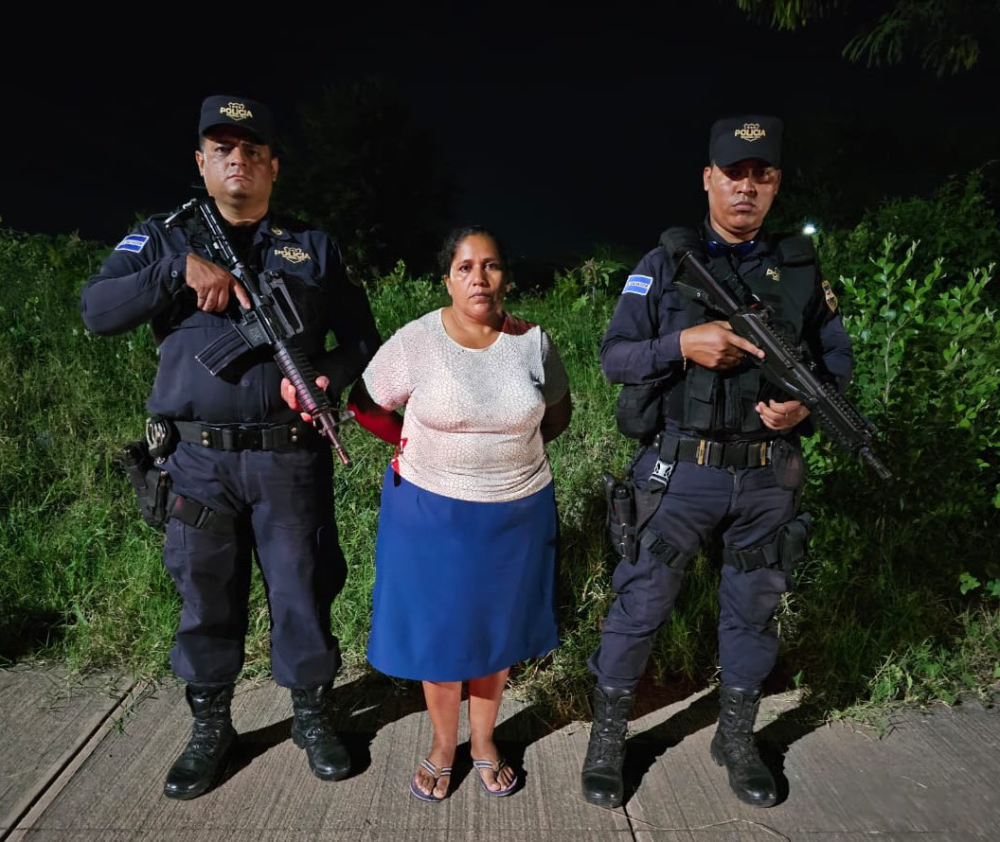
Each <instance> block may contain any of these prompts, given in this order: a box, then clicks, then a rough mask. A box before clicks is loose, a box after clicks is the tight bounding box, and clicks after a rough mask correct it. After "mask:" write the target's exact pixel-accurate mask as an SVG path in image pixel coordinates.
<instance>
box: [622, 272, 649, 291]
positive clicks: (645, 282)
mask: <svg viewBox="0 0 1000 842" xmlns="http://www.w3.org/2000/svg"><path fill="white" fill-rule="evenodd" d="M652 285H653V279H652V278H651V277H649V275H629V276H628V279H627V280H626V281H625V288H624V289H623V290H622V295H624V294H625V293H626V292H632V293H635V294H636V295H645V294H646V293H647V292H649V288H650V287H651V286H652Z"/></svg>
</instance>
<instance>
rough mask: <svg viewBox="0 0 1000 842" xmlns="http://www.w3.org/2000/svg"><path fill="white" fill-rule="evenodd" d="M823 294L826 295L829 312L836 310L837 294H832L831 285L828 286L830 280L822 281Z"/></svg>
mask: <svg viewBox="0 0 1000 842" xmlns="http://www.w3.org/2000/svg"><path fill="white" fill-rule="evenodd" d="M822 287H823V295H825V296H826V306H827V307H829V308H830V312H831V313H836V312H837V296H836V295H834V294H833V287H831V286H830V282H829V281H827V280H824V281H823V283H822Z"/></svg>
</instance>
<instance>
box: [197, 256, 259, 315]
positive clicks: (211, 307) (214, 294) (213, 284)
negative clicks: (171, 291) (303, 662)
mask: <svg viewBox="0 0 1000 842" xmlns="http://www.w3.org/2000/svg"><path fill="white" fill-rule="evenodd" d="M184 280H185V282H186V283H187V285H188V286H189V287H191V289H193V290H194V291H195V293H197V295H198V309H199V310H204V311H205V312H207V313H221V312H222V311H223V310H225V309H226V307H228V306H229V295H230V291H231V292H232V293H233V294H235V295H236V298H237V299H238V300H239V302H240V304H241V305H243V307H244V308H246V309H249V307H250V296H249V295H247V291H246V290H245V289H243V287H242V285H241V284H240V282H239V281H237V280H236V278H234V277H233V276H232V275H231V274H230V273H229V272H227V271H226V270H225V269H223V268H222V267H221V266H216V265H215V264H214V263H211V262H210V261H208V260H205V258H203V257H199V256H198V255H197V254H189V255H188V256H187V265H186V267H185V269H184Z"/></svg>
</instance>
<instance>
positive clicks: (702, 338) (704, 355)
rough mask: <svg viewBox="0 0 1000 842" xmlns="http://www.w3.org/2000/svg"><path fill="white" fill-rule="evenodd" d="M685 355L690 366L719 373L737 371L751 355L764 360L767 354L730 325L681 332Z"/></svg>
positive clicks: (699, 327)
mask: <svg viewBox="0 0 1000 842" xmlns="http://www.w3.org/2000/svg"><path fill="white" fill-rule="evenodd" d="M681 354H683V355H684V357H685V359H687V360H688V361H690V362H693V363H697V364H698V365H701V366H704V367H705V368H711V369H715V370H721V369H727V368H733V367H735V366H738V365H739V364H740V363H741V362H743V358H744V357H745V356H746V355H747V354H752V355H753V356H755V357H758V358H759V359H764V352H763V351H762V350H761V349H760V348H758V347H757V346H756V345H754V344H753V343H751V342H749V341H747V340H746V339H744V338H743V337H742V336H739V335H737V334H736V333H733V329H732V328H731V327H730V326H729V322H722V321H719V322H706V323H705V324H702V325H696V326H695V327H689V328H685V329H684V330H682V331H681Z"/></svg>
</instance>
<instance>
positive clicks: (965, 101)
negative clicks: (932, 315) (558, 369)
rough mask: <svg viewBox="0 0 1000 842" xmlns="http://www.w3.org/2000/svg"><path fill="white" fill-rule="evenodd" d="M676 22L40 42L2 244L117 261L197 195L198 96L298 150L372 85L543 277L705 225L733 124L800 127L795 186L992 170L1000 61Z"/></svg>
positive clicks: (459, 22) (335, 14) (697, 9)
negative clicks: (599, 246) (342, 99)
mask: <svg viewBox="0 0 1000 842" xmlns="http://www.w3.org/2000/svg"><path fill="white" fill-rule="evenodd" d="M542 5H543V4H536V7H541V6H542ZM681 5H682V4H679V3H675V4H668V3H661V4H659V7H660V8H659V9H658V10H653V11H651V10H649V9H646V8H643V7H642V6H640V5H639V4H638V3H633V2H611V3H605V4H603V5H602V7H601V8H600V9H599V10H591V11H586V10H582V9H580V8H573V7H565V8H564V10H563V11H552V10H549V11H545V12H544V13H542V12H539V11H538V10H537V8H536V9H535V10H534V11H531V12H523V11H515V9H516V8H518V7H515V6H512V5H510V4H505V5H503V6H498V7H496V10H494V11H493V12H490V11H489V10H488V7H487V6H477V7H476V8H475V9H472V8H471V7H468V6H464V5H462V6H451V7H443V8H445V9H448V10H447V11H435V12H434V13H433V14H431V13H429V12H427V11H420V10H417V9H414V10H412V11H410V12H408V13H405V14H403V15H400V14H399V13H392V14H390V13H389V12H387V11H385V7H383V8H382V9H381V10H380V9H376V8H375V6H376V4H368V8H369V9H370V11H365V10H360V11H350V12H344V11H342V10H339V9H338V8H337V6H330V7H329V11H328V12H327V13H326V14H328V15H329V16H330V17H331V18H332V19H333V20H335V24H324V25H319V24H317V23H316V22H314V21H312V20H310V19H309V17H308V16H307V15H305V14H304V13H302V12H298V13H296V14H294V15H292V14H280V13H279V11H277V10H276V11H274V12H273V14H272V16H271V17H270V18H266V17H262V18H261V20H260V21H259V22H258V23H255V24H253V25H251V26H248V25H247V24H245V23H244V22H243V21H244V20H245V18H246V17H247V16H248V14H249V11H248V9H246V10H243V14H241V15H239V16H238V17H239V18H240V23H238V24H237V23H231V22H229V21H228V20H227V17H228V16H229V12H231V11H233V10H232V9H229V8H228V7H184V9H182V8H181V7H168V6H163V7H160V8H161V12H162V13H166V12H167V11H168V10H170V9H172V12H171V14H172V15H173V17H174V18H176V19H178V21H179V20H180V18H181V17H182V16H183V17H184V18H185V19H186V20H185V25H181V23H179V22H178V23H169V22H167V15H166V14H164V22H163V23H162V24H161V25H155V26H154V25H152V24H151V22H150V20H151V19H146V20H145V21H144V22H142V23H139V22H136V21H131V20H129V21H127V22H126V21H125V20H124V19H118V18H116V19H114V20H108V21H107V22H105V23H104V24H103V25H102V26H97V28H96V29H92V27H93V26H94V24H95V20H94V19H93V18H89V19H88V20H89V23H88V31H92V32H94V33H95V34H91V35H88V36H86V37H85V38H84V37H82V36H81V37H78V38H75V39H70V38H69V37H68V36H67V35H65V34H62V35H45V37H44V38H41V37H39V36H38V35H37V29H34V28H29V29H28V30H26V32H25V38H26V39H27V40H28V42H30V43H31V44H33V45H34V46H35V48H34V49H32V50H30V51H29V52H31V53H32V55H33V56H34V58H33V59H32V61H30V62H27V63H26V62H25V61H24V60H23V59H15V58H14V56H13V53H12V51H11V50H7V51H5V56H4V57H2V58H0V63H2V66H0V70H2V77H0V80H2V81H0V85H2V90H3V97H4V111H5V120H4V124H5V131H4V132H3V133H2V135H3V138H2V140H0V143H2V144H3V160H4V162H5V172H4V175H3V180H2V192H0V217H2V220H3V221H2V223H0V224H2V225H3V226H5V227H10V228H14V229H17V230H21V231H28V232H44V233H70V232H72V231H78V232H79V233H80V235H81V236H83V237H84V238H86V239H94V240H99V241H102V242H106V243H113V242H117V240H118V239H119V238H120V237H121V236H122V235H123V234H124V233H126V232H127V230H128V229H129V227H130V225H131V224H132V222H133V220H134V219H135V216H136V214H137V213H142V214H144V213H149V212H155V211H165V210H170V209H172V208H173V207H176V206H177V205H178V204H180V203H181V202H182V201H184V200H185V199H187V198H189V197H190V196H191V195H193V194H194V190H193V188H192V184H194V183H195V182H196V181H197V171H196V169H195V165H194V155H193V150H194V138H195V134H196V128H197V119H198V113H199V108H200V103H201V100H202V98H203V97H204V96H206V95H208V94H216V93H232V94H241V95H245V96H250V97H253V98H257V99H260V100H263V101H265V102H267V103H269V104H270V105H271V107H272V110H273V111H274V113H275V118H276V123H277V127H278V131H279V135H281V134H282V133H284V134H285V135H286V136H289V135H291V134H293V132H294V125H295V116H296V113H297V108H298V106H299V105H300V104H302V103H308V102H310V101H316V100H318V99H319V96H320V93H321V91H322V90H323V88H324V86H326V85H336V84H342V83H345V82H349V81H351V80H356V79H361V78H363V77H367V76H372V75H378V76H382V77H384V78H386V79H387V80H389V82H390V84H392V85H393V86H395V87H397V88H398V90H399V92H400V94H401V96H402V97H403V99H404V100H405V102H406V103H407V104H408V105H409V106H410V108H411V109H412V112H413V116H414V118H415V119H416V120H417V121H418V122H419V123H420V124H421V125H422V126H423V127H424V129H425V130H426V131H427V132H428V133H429V134H430V135H431V137H432V138H433V139H434V141H435V143H436V145H437V147H438V150H439V153H440V156H441V158H442V160H443V163H444V166H445V167H446V168H447V169H448V171H449V172H450V173H451V175H452V178H453V179H454V181H455V183H456V185H457V187H458V190H459V193H458V204H457V213H456V217H455V220H454V221H455V222H457V223H471V222H480V223H485V224H489V225H492V226H494V227H495V228H496V229H497V230H498V231H499V232H500V233H501V234H503V235H505V238H506V239H507V240H508V242H509V244H510V246H511V247H512V251H513V252H515V253H516V254H517V255H520V256H524V255H527V256H529V257H533V258H539V259H542V258H548V259H552V260H557V259H561V258H562V257H564V256H566V255H569V254H575V253H582V252H585V250H586V249H587V248H589V247H591V246H592V245H593V244H595V243H610V244H615V245H620V246H624V247H626V248H629V249H637V250H645V249H646V248H648V247H651V246H652V245H653V244H655V242H656V238H657V236H658V233H659V232H660V231H661V230H662V229H663V228H665V227H667V226H668V225H676V224H693V223H697V222H698V221H699V220H700V219H701V217H702V215H703V214H704V207H705V204H704V194H703V192H702V189H701V168H702V166H703V165H704V164H705V156H706V147H707V136H708V129H709V126H710V124H711V122H712V121H713V120H714V119H715V118H716V117H718V116H722V115H726V114H732V113H744V112H757V113H770V114H776V115H779V116H781V117H783V118H784V119H785V123H786V126H785V166H784V168H785V184H786V185H787V184H788V179H789V178H794V177H796V174H799V173H804V174H806V175H811V176H813V177H815V176H816V175H817V174H822V176H823V177H824V178H829V179H834V180H837V181H839V182H840V184H842V185H855V184H856V185H858V188H857V189H858V190H863V191H866V192H867V194H869V195H871V196H881V195H913V194H916V193H926V192H927V191H929V190H931V189H932V188H934V187H935V186H937V185H938V184H940V183H941V181H942V180H943V179H944V178H946V177H947V176H948V175H951V174H960V173H963V172H965V171H966V170H968V169H969V168H970V167H973V166H977V165H982V164H985V163H986V162H987V161H988V160H989V159H990V158H992V157H997V149H998V148H1000V147H998V144H997V136H998V135H997V132H996V128H997V125H996V123H997V121H996V118H995V117H994V116H992V114H991V113H990V112H992V111H994V110H995V107H994V105H993V103H994V100H995V90H994V87H993V85H992V84H991V83H992V82H993V80H994V79H995V78H997V74H996V69H997V63H996V61H994V60H993V59H992V58H990V59H988V60H986V61H984V62H982V63H981V64H980V66H979V67H977V68H976V69H975V70H974V71H972V72H968V73H964V74H960V75H958V76H954V77H949V78H946V79H943V80H938V79H935V78H934V77H933V76H932V75H930V74H927V73H923V72H921V71H919V69H918V68H917V67H916V66H914V65H907V66H905V67H903V68H888V69H886V68H881V69H879V68H875V69H870V70H869V69H867V68H865V67H859V66H857V65H851V64H849V63H848V62H847V61H846V60H845V59H843V58H841V56H840V51H841V49H842V47H843V45H844V43H845V42H846V40H847V39H848V37H849V36H850V35H851V34H852V33H853V28H854V24H853V23H851V22H850V21H848V20H842V19H838V20H833V21H821V22H819V23H817V24H811V25H810V26H809V27H807V28H806V29H804V30H800V31H798V32H794V33H783V32H777V31H775V30H772V29H770V28H768V27H767V26H766V25H760V24H755V23H752V22H750V21H748V20H747V19H746V18H745V17H744V15H743V14H742V13H740V12H739V11H738V10H737V9H736V8H735V0H702V2H691V3H687V4H683V7H682V8H685V9H687V10H686V11H683V12H678V11H676V10H675V9H674V8H673V7H675V6H681ZM144 8H146V9H147V10H149V9H151V8H152V7H144ZM528 8H530V7H528ZM276 9H277V7H276ZM67 24H69V25H67ZM67 29H69V30H72V29H73V26H72V22H71V21H69V22H67V21H63V22H61V23H60V30H61V31H63V32H65V31H66V30H67ZM16 37H17V33H16V32H14V30H10V31H8V39H13V38H16ZM43 66H45V67H47V68H48V67H50V66H51V68H56V67H57V68H59V73H58V76H59V78H58V82H52V81H50V76H51V75H52V73H53V72H55V71H54V69H45V70H42V69H41V68H42V67H43ZM859 149H861V150H863V155H861V156H859V155H858V152H857V150H859ZM845 150H846V151H845ZM832 161H843V164H842V166H839V168H838V166H831V162H832ZM293 166H295V161H294V160H288V159H282V167H284V168H286V169H287V168H288V167H293ZM851 189H854V188H853V187H851ZM780 201H781V198H780V197H779V199H778V202H780ZM334 233H335V232H334Z"/></svg>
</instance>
